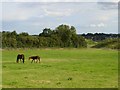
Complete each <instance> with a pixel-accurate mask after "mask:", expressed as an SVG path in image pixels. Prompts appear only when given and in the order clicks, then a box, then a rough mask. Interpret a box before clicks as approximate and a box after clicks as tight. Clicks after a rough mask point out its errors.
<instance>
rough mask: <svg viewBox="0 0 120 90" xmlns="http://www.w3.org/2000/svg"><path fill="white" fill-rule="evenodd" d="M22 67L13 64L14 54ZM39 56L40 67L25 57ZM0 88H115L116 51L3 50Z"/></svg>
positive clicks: (116, 79) (14, 62)
mask: <svg viewBox="0 0 120 90" xmlns="http://www.w3.org/2000/svg"><path fill="white" fill-rule="evenodd" d="M19 53H23V54H24V55H25V63H24V64H23V63H22V62H21V63H16V57H17V54H19ZM31 55H39V56H40V57H41V63H31V61H29V60H28V57H29V56H31ZM2 87H3V88H116V87H118V51H116V50H108V49H106V50H103V49H72V48H71V49H62V48H61V49H8V50H6V49H4V50H2Z"/></svg>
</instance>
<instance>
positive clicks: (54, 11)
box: [0, 0, 118, 34]
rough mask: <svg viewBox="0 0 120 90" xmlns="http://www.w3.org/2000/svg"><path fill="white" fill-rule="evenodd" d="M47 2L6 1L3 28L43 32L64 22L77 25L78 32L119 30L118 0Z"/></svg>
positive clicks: (3, 3) (5, 29)
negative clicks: (101, 0)
mask: <svg viewBox="0 0 120 90" xmlns="http://www.w3.org/2000/svg"><path fill="white" fill-rule="evenodd" d="M42 1H43V0H42ZM44 1H46V2H38V0H36V2H35V0H34V2H33V1H32V0H29V2H24V0H21V1H19V0H11V2H10V0H4V2H2V16H1V17H2V19H0V21H1V22H2V30H4V31H13V30H16V31H17V33H20V32H28V33H29V34H39V33H41V32H42V30H43V29H44V28H51V29H55V28H56V27H57V26H59V25H61V24H67V25H70V26H75V28H76V31H77V33H78V34H82V33H118V2H117V1H118V0H110V1H109V2H108V0H106V2H104V1H105V0H103V2H99V0H97V1H95V0H93V2H78V0H76V2H75V0H74V2H72V0H71V2H68V0H64V1H66V2H54V1H55V0H53V2H47V0H44ZM88 1H89V0H88Z"/></svg>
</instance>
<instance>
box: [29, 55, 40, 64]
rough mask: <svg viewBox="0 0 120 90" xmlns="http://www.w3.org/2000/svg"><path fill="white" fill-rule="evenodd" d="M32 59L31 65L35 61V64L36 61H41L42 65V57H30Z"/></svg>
mask: <svg viewBox="0 0 120 90" xmlns="http://www.w3.org/2000/svg"><path fill="white" fill-rule="evenodd" d="M30 59H32V61H31V63H32V62H33V61H34V62H35V60H36V63H37V62H38V61H39V63H40V57H39V56H31V57H29V60H30Z"/></svg>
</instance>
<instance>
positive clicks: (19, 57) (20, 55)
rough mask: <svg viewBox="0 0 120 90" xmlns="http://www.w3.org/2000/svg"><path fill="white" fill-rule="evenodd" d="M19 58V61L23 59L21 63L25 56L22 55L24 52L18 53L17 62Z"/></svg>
mask: <svg viewBox="0 0 120 90" xmlns="http://www.w3.org/2000/svg"><path fill="white" fill-rule="evenodd" d="M19 60H20V61H21V60H23V63H24V60H25V56H24V54H18V55H17V61H16V62H17V63H18V62H19Z"/></svg>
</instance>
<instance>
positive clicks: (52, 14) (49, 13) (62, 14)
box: [44, 8, 74, 17]
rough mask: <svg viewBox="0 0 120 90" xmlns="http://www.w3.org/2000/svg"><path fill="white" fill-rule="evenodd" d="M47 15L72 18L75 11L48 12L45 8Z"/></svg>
mask: <svg viewBox="0 0 120 90" xmlns="http://www.w3.org/2000/svg"><path fill="white" fill-rule="evenodd" d="M44 12H45V15H47V16H60V17H62V16H70V15H71V14H72V13H73V12H74V11H73V10H72V9H64V10H63V9H59V10H48V9H46V8H44Z"/></svg>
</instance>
